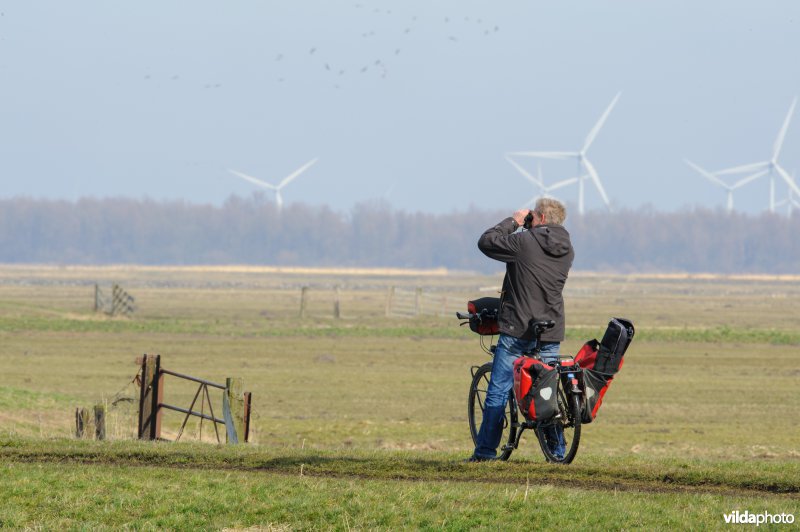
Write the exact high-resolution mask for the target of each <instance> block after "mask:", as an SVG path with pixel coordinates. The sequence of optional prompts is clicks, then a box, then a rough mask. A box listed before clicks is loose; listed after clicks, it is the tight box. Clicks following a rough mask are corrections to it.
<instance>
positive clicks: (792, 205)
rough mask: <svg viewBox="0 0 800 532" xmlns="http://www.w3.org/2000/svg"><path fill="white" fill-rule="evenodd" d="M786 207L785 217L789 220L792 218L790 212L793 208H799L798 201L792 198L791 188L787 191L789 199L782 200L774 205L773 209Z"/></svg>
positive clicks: (799, 203)
mask: <svg viewBox="0 0 800 532" xmlns="http://www.w3.org/2000/svg"><path fill="white" fill-rule="evenodd" d="M792 179H794V172H792ZM784 205H786V216H788V217H789V218H791V217H792V211H793V210H794V209H795V207H797V208H800V201H798V199H797V198H796V197H795V196H794V190H792V189H791V188H790V189H789V197H788V198H786V199H782V200H781V201H779V202H777V203H775V207H783V206H784Z"/></svg>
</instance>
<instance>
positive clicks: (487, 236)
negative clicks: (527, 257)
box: [478, 210, 528, 262]
mask: <svg viewBox="0 0 800 532" xmlns="http://www.w3.org/2000/svg"><path fill="white" fill-rule="evenodd" d="M527 214H528V210H522V211H517V212H515V213H514V215H513V216H509V217H508V218H506V219H505V220H503V221H502V222H500V223H499V224H497V225H495V226H494V227H492V228H489V229H487V230H486V231H485V232H484V233H483V234H482V235H481V237H480V238H479V239H478V249H480V250H481V252H483V254H484V255H486V256H487V257H489V258H492V259H495V260H499V261H503V262H514V261H516V259H517V254H518V253H519V250H520V237H521V236H522V235H517V234H514V231H516V230H517V228H518V227H519V226H520V225H522V223H523V222H524V220H525V216H527Z"/></svg>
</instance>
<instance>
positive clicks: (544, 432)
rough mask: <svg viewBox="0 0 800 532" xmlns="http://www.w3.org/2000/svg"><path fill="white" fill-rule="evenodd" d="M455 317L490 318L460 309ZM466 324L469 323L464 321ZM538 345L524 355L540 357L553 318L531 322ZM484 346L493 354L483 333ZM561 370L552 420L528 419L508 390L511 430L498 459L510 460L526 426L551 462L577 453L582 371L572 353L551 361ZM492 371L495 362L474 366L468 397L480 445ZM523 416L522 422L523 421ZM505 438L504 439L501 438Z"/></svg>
mask: <svg viewBox="0 0 800 532" xmlns="http://www.w3.org/2000/svg"><path fill="white" fill-rule="evenodd" d="M456 316H457V317H458V318H459V319H462V320H465V319H466V320H476V319H477V320H478V321H479V322H480V321H482V320H483V319H484V318H486V317H489V316H488V311H487V310H486V309H484V310H481V311H480V312H479V313H468V314H462V313H461V312H457V313H456ZM465 323H466V322H465ZM531 326H532V328H533V333H534V338H535V339H536V348H534V349H533V351H531V352H529V353H524V354H523V355H522V356H529V357H535V358H537V359H539V360H541V357H540V353H539V345H540V344H541V342H540V339H541V335H542V333H543V332H544V331H545V330H547V329H550V328H552V327H554V326H555V322H553V321H538V322H534V323H533V324H532V325H531ZM480 338H481V347H482V348H483V350H484V351H485V352H486V353H487V354H489V355H490V356H492V357H494V351H495V348H496V346H495V345H490V346H489V347H488V348H487V347H486V345H485V343H484V336H481V337H480ZM549 365H550V366H551V367H553V368H554V369H555V370H556V371H557V372H558V379H556V381H557V385H556V397H557V399H556V400H557V409H556V414H555V415H554V416H553V417H551V418H550V419H545V420H540V421H529V420H527V419H525V417H524V415H521V414H522V412H521V411H520V409H519V405H518V404H517V399H516V397H515V396H514V390H513V389H512V390H510V391H509V397H508V401H507V403H506V411H505V414H504V416H503V433H505V432H506V430H507V431H508V434H507V438H506V443H505V445H503V446H502V447H501V448H500V452H499V453H498V459H499V460H508V459H509V457H510V456H511V453H512V452H513V451H514V449H517V448H519V443H520V439H521V438H522V434H523V432H524V431H525V430H526V429H531V430H533V431H534V433H535V434H536V437H537V440H538V441H539V445H540V447H541V449H542V453H543V454H544V456H545V459H546V460H547V461H548V462H554V463H561V464H569V463H570V462H572V460H573V459H574V458H575V455H576V454H577V452H578V445H579V444H580V439H581V408H582V403H583V390H582V388H583V387H582V386H581V382H582V379H583V371H582V370H581V368H580V366H579V364H578V363H577V362H576V361H575V359H574V357H572V356H559V357H558V360H557V361H556V362H555V364H549ZM491 372H492V362H487V363H485V364H483V365H482V366H472V368H471V373H472V384H471V385H470V389H469V396H468V399H467V412H468V418H469V428H470V433H471V435H472V441H473V443H474V444H475V445H476V446H477V439H478V431H479V429H480V424H481V421H482V419H483V404H484V401H483V398H485V397H486V391H487V388H488V386H489V377H490V375H491ZM520 419H522V421H520ZM559 432H560V433H561V434H562V435H563V441H564V453H563V455H561V454H560V453H558V452H557V449H556V446H557V443H558V442H557V438H558V434H559ZM501 441H502V439H501Z"/></svg>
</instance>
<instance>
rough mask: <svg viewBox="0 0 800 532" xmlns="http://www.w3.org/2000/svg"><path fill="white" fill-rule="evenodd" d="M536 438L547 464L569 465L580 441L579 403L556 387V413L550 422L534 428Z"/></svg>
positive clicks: (574, 396)
mask: <svg viewBox="0 0 800 532" xmlns="http://www.w3.org/2000/svg"><path fill="white" fill-rule="evenodd" d="M536 436H537V437H538V438H539V445H540V446H541V447H542V452H543V453H544V457H545V458H546V459H547V461H548V462H555V463H559V464H569V463H570V462H572V460H573V459H574V458H575V455H576V454H577V453H578V444H579V443H580V441H581V402H580V398H579V397H578V396H577V395H574V394H568V393H566V392H565V391H564V388H563V386H560V385H559V386H558V412H557V413H556V415H555V417H554V418H553V419H552V420H550V421H545V422H543V423H539V424H538V425H537V426H536Z"/></svg>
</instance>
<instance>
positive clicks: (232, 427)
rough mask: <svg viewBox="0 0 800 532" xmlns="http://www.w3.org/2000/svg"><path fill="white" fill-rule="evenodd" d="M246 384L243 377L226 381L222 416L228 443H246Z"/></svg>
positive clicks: (230, 378) (229, 378)
mask: <svg viewBox="0 0 800 532" xmlns="http://www.w3.org/2000/svg"><path fill="white" fill-rule="evenodd" d="M243 387H244V383H243V381H242V379H241V377H236V378H233V377H228V378H227V379H225V395H224V396H223V397H222V414H223V418H224V419H225V433H226V435H227V442H228V443H239V442H242V443H244V442H245V438H244V437H245V424H244V419H245V409H244V394H243V393H242V388H243Z"/></svg>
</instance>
